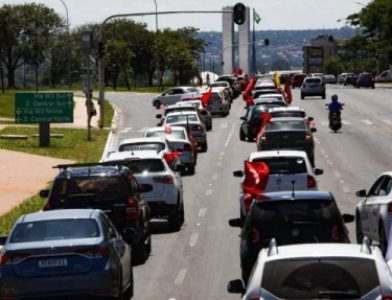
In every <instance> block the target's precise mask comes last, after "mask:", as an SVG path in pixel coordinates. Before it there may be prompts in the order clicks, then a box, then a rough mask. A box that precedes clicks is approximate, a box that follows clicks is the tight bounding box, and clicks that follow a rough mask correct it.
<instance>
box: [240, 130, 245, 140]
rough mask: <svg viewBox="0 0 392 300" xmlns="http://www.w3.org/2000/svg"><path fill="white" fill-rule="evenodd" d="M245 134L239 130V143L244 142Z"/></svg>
mask: <svg viewBox="0 0 392 300" xmlns="http://www.w3.org/2000/svg"><path fill="white" fill-rule="evenodd" d="M245 138H246V137H245V133H244V132H243V131H242V129H241V128H240V141H245Z"/></svg>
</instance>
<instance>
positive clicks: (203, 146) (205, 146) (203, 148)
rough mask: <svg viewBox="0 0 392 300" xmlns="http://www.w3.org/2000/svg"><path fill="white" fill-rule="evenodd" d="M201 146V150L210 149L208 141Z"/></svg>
mask: <svg viewBox="0 0 392 300" xmlns="http://www.w3.org/2000/svg"><path fill="white" fill-rule="evenodd" d="M200 147H201V152H207V150H208V145H207V143H204V144H202V145H201V146H200Z"/></svg>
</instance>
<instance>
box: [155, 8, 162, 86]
mask: <svg viewBox="0 0 392 300" xmlns="http://www.w3.org/2000/svg"><path fill="white" fill-rule="evenodd" d="M154 5H155V34H156V36H157V41H158V5H157V0H154ZM156 47H157V49H156V53H155V55H156V74H157V86H158V90H159V89H160V87H161V76H160V74H159V48H158V44H157V45H156Z"/></svg>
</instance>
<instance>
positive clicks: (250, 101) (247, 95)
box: [242, 91, 254, 107]
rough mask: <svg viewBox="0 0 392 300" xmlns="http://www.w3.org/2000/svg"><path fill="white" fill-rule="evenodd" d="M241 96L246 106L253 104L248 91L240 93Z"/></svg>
mask: <svg viewBox="0 0 392 300" xmlns="http://www.w3.org/2000/svg"><path fill="white" fill-rule="evenodd" d="M242 98H243V99H244V101H245V102H246V107H249V106H252V105H253V104H254V101H253V97H252V95H251V94H250V93H248V92H247V91H244V92H243V93H242Z"/></svg>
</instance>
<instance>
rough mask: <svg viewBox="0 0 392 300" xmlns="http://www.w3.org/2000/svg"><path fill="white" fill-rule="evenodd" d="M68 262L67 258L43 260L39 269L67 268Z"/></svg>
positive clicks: (39, 264)
mask: <svg viewBox="0 0 392 300" xmlns="http://www.w3.org/2000/svg"><path fill="white" fill-rule="evenodd" d="M67 265H68V261H67V259H66V258H52V259H42V260H39V261H38V267H40V268H57V267H66V266H67Z"/></svg>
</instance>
